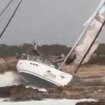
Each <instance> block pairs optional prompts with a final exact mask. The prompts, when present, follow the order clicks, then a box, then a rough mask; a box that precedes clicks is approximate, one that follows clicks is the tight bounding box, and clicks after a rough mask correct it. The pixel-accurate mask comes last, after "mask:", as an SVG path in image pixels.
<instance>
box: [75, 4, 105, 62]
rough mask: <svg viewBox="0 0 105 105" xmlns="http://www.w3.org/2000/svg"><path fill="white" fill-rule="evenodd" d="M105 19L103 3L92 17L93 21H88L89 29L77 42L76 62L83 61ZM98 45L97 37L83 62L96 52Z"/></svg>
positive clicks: (104, 5)
mask: <svg viewBox="0 0 105 105" xmlns="http://www.w3.org/2000/svg"><path fill="white" fill-rule="evenodd" d="M104 21H105V3H103V5H102V6H101V8H100V9H99V11H98V12H97V14H96V15H95V16H94V18H91V21H88V22H87V23H86V24H85V27H87V26H86V25H88V27H87V30H86V32H85V33H84V35H83V37H82V39H81V40H80V41H79V43H78V44H77V46H76V48H75V49H74V51H75V54H76V58H75V60H74V63H76V64H79V63H80V62H81V60H82V59H83V57H84V55H85V54H86V52H87V51H88V49H89V47H90V46H91V44H92V42H93V40H94V39H95V37H96V35H97V33H98V32H99V30H100V28H101V27H102V25H103V23H104ZM97 47H98V39H96V41H95V42H94V44H93V46H92V47H91V49H90V51H89V52H88V54H87V55H86V57H85V59H84V60H83V62H82V64H83V63H87V62H88V61H89V59H90V57H91V55H92V54H93V53H94V51H95V50H96V49H97Z"/></svg>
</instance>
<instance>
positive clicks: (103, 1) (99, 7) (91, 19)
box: [59, 0, 105, 69]
mask: <svg viewBox="0 0 105 105" xmlns="http://www.w3.org/2000/svg"><path fill="white" fill-rule="evenodd" d="M104 3H105V0H102V1H101V3H100V5H99V6H98V8H97V9H96V11H95V12H94V14H93V15H92V16H91V18H89V21H88V24H87V25H86V28H85V30H84V31H83V33H82V34H81V36H80V37H79V39H78V40H77V42H76V43H75V45H74V46H73V48H72V49H71V50H70V52H69V53H68V54H67V56H66V58H65V59H64V60H63V62H62V64H61V65H60V67H59V69H62V67H63V65H64V64H65V62H66V61H67V59H68V58H69V57H70V56H71V54H72V53H73V51H74V50H75V48H76V47H77V45H78V44H79V42H80V41H81V40H82V38H83V37H84V35H85V33H86V32H87V31H88V29H89V26H90V25H91V24H92V22H93V20H94V18H95V16H96V15H97V14H98V13H99V11H100V10H101V8H102V6H103V4H104ZM92 45H93V44H92ZM91 47H92V46H91ZM90 49H91V48H90ZM87 54H88V53H87ZM61 60H62V59H61ZM80 65H81V64H80ZM79 67H80V66H79Z"/></svg>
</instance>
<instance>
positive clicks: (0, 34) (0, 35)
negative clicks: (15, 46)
mask: <svg viewBox="0 0 105 105" xmlns="http://www.w3.org/2000/svg"><path fill="white" fill-rule="evenodd" d="M22 1H23V0H21V1H20V2H19V3H18V5H17V7H16V9H15V10H14V12H13V14H12V16H11V17H10V19H9V21H8V22H7V24H6V26H5V27H4V29H3V31H2V32H1V33H0V38H1V37H2V35H3V34H4V32H5V31H6V29H7V27H8V26H9V24H10V22H11V21H12V19H13V17H14V15H15V14H16V12H17V10H18V8H19V6H20V4H21V3H22ZM11 2H12V1H11ZM9 5H10V3H9V4H8V6H9ZM8 6H7V7H8ZM5 10H6V9H5Z"/></svg>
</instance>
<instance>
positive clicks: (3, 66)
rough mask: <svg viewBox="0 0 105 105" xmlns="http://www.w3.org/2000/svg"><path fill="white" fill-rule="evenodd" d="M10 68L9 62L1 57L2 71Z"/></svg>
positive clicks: (0, 66) (0, 68)
mask: <svg viewBox="0 0 105 105" xmlns="http://www.w3.org/2000/svg"><path fill="white" fill-rule="evenodd" d="M7 69H8V66H7V63H6V61H5V59H4V58H0V73H2V72H5V71H6V70H7Z"/></svg>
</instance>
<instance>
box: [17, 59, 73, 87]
mask: <svg viewBox="0 0 105 105" xmlns="http://www.w3.org/2000/svg"><path fill="white" fill-rule="evenodd" d="M17 70H18V72H19V73H20V74H21V75H22V77H23V78H25V80H26V81H27V82H29V83H30V84H31V85H34V86H36V87H44V88H47V87H53V86H64V85H67V84H68V83H69V82H70V81H71V79H72V77H73V76H72V75H69V74H67V73H64V72H62V71H60V70H57V69H56V68H53V67H50V66H47V65H44V64H42V63H38V62H36V61H31V60H19V61H18V64H17Z"/></svg>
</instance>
